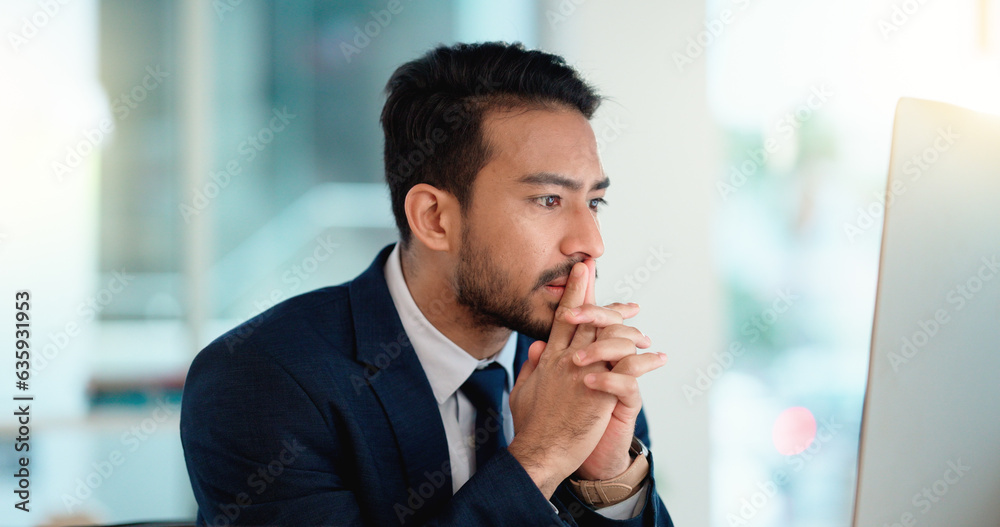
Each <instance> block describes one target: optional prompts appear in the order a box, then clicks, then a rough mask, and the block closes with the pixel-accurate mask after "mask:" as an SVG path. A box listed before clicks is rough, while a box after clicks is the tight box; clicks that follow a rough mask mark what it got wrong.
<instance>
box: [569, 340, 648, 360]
mask: <svg viewBox="0 0 1000 527" xmlns="http://www.w3.org/2000/svg"><path fill="white" fill-rule="evenodd" d="M635 353H636V352H635V343H634V342H632V341H631V340H629V339H626V338H611V339H602V340H598V341H595V342H594V343H592V344H590V345H589V346H587V347H586V348H583V349H582V350H579V351H577V352H576V353H574V354H573V362H574V363H576V364H577V365H578V366H586V365H588V364H593V363H595V362H610V363H612V364H614V363H617V362H618V361H620V360H622V359H624V358H625V357H628V356H629V355H635Z"/></svg>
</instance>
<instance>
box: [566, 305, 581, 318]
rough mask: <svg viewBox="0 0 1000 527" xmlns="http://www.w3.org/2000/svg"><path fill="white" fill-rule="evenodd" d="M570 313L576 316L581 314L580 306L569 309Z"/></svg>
mask: <svg viewBox="0 0 1000 527" xmlns="http://www.w3.org/2000/svg"><path fill="white" fill-rule="evenodd" d="M569 314H570V315H573V316H574V317H578V316H580V308H578V307H574V308H571V309H570V310H569Z"/></svg>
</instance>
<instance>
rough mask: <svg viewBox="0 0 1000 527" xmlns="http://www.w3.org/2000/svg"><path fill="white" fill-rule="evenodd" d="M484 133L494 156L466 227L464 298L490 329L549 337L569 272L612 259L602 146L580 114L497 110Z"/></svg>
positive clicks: (461, 268) (460, 284) (459, 282)
mask: <svg viewBox="0 0 1000 527" xmlns="http://www.w3.org/2000/svg"><path fill="white" fill-rule="evenodd" d="M483 130H484V132H485V136H486V137H487V140H488V141H489V143H490V145H491V146H492V149H493V157H492V159H491V160H490V162H489V163H488V164H487V165H486V166H485V167H483V169H482V170H481V171H480V172H479V174H478V175H477V176H476V180H475V183H474V185H473V189H472V194H471V204H470V206H469V208H468V213H467V214H466V215H465V217H464V220H463V224H462V226H463V229H462V246H461V249H460V253H459V262H458V265H457V267H456V271H455V276H454V281H455V288H456V291H457V294H458V301H459V303H461V304H463V305H465V306H467V307H468V308H470V310H471V311H472V313H473V314H474V315H475V316H476V318H477V319H478V321H479V323H480V324H482V325H483V326H502V327H508V328H510V329H513V330H515V331H518V332H520V333H523V334H525V335H528V336H530V337H532V338H535V339H539V340H548V336H549V331H550V330H551V328H552V319H553V316H554V314H555V309H556V307H557V306H558V304H559V300H560V298H562V293H563V285H564V284H565V283H566V279H567V277H568V276H569V271H570V268H571V267H572V266H573V264H575V263H577V262H580V261H583V260H584V259H586V258H595V259H596V258H598V257H600V256H601V254H603V253H604V243H603V241H602V239H601V232H600V224H599V223H598V220H597V209H598V207H599V206H601V205H603V203H604V200H603V196H604V193H605V188H606V187H607V184H608V179H607V178H606V177H605V175H604V171H603V170H602V168H601V163H600V159H599V157H598V155H597V141H596V140H595V138H594V132H593V129H592V128H591V126H590V123H589V122H588V121H587V119H586V118H585V117H583V115H581V114H580V113H579V112H577V111H575V110H518V111H511V112H491V113H490V114H488V115H487V117H486V119H485V121H484V123H483Z"/></svg>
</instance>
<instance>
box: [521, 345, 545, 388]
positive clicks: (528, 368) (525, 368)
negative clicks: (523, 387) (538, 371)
mask: <svg viewBox="0 0 1000 527" xmlns="http://www.w3.org/2000/svg"><path fill="white" fill-rule="evenodd" d="M544 351H545V341H543V340H536V341H535V342H533V343H531V346H528V359H527V360H525V361H524V364H522V365H521V371H520V372H519V373H518V374H517V379H516V380H515V381H514V384H517V383H518V382H520V381H521V379H527V378H528V376H529V375H531V372H533V371H535V368H536V367H538V360H539V359H540V358H541V356H542V352H544Z"/></svg>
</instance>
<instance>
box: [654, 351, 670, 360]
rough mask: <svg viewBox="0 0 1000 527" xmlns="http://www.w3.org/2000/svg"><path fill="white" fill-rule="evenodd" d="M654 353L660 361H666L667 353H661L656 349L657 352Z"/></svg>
mask: <svg viewBox="0 0 1000 527" xmlns="http://www.w3.org/2000/svg"><path fill="white" fill-rule="evenodd" d="M656 354H657V355H659V356H660V361H661V362H667V354H666V353H663V352H662V351H658V352H656Z"/></svg>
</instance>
